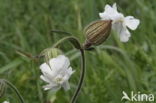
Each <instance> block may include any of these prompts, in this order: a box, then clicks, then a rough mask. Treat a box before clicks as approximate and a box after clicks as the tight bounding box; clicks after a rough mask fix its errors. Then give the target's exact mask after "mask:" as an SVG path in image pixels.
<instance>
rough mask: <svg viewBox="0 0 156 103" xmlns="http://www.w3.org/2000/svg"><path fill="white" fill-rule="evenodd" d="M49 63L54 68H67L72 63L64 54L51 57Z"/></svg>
mask: <svg viewBox="0 0 156 103" xmlns="http://www.w3.org/2000/svg"><path fill="white" fill-rule="evenodd" d="M49 63H50V66H51V67H52V69H54V70H60V69H61V70H62V69H64V68H65V69H66V68H68V66H69V65H70V62H69V59H68V58H67V57H65V56H64V55H60V56H58V57H56V58H53V59H51V60H50V62H49Z"/></svg>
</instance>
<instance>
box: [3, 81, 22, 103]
mask: <svg viewBox="0 0 156 103" xmlns="http://www.w3.org/2000/svg"><path fill="white" fill-rule="evenodd" d="M5 83H6V84H7V85H8V86H10V87H11V88H12V89H13V90H14V91H15V93H16V94H17V96H18V98H19V100H20V102H21V103H24V99H23V97H22V96H21V94H20V93H19V91H18V90H17V88H16V87H15V86H14V85H13V84H12V83H11V82H9V81H7V80H5Z"/></svg>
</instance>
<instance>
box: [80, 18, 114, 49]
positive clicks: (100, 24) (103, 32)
mask: <svg viewBox="0 0 156 103" xmlns="http://www.w3.org/2000/svg"><path fill="white" fill-rule="evenodd" d="M111 26H112V21H111V20H98V21H95V22H93V23H91V24H89V25H88V26H87V27H86V28H85V30H84V32H85V35H86V41H85V43H84V45H83V46H84V49H87V48H89V47H90V46H92V45H100V44H101V43H103V42H104V41H105V40H106V39H107V38H108V36H109V34H110V31H111Z"/></svg>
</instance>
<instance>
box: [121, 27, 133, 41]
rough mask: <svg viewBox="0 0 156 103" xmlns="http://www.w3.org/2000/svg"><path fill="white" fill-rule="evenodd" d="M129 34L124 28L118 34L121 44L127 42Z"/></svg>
mask: <svg viewBox="0 0 156 103" xmlns="http://www.w3.org/2000/svg"><path fill="white" fill-rule="evenodd" d="M130 36H131V35H130V32H129V31H128V29H127V28H126V27H123V28H122V30H121V33H120V41H121V42H127V41H128V40H129V37H130Z"/></svg>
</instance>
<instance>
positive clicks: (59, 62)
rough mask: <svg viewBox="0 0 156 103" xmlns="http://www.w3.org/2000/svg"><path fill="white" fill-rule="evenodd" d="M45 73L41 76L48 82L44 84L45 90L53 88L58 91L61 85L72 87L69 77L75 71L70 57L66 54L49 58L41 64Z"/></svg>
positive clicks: (65, 87) (66, 88) (67, 87)
mask: <svg viewBox="0 0 156 103" xmlns="http://www.w3.org/2000/svg"><path fill="white" fill-rule="evenodd" d="M40 69H41V71H42V73H43V75H41V76H40V78H41V79H42V80H43V81H45V82H47V83H48V84H47V85H45V86H43V88H44V90H48V89H52V90H54V91H57V90H58V89H60V88H61V87H63V88H64V89H65V90H68V89H70V86H69V83H68V79H69V78H70V76H71V75H72V74H73V73H74V71H72V68H71V67H70V62H69V59H68V58H67V57H66V56H64V55H59V56H57V57H56V58H52V59H50V60H49V63H43V64H42V65H41V66H40Z"/></svg>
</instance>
